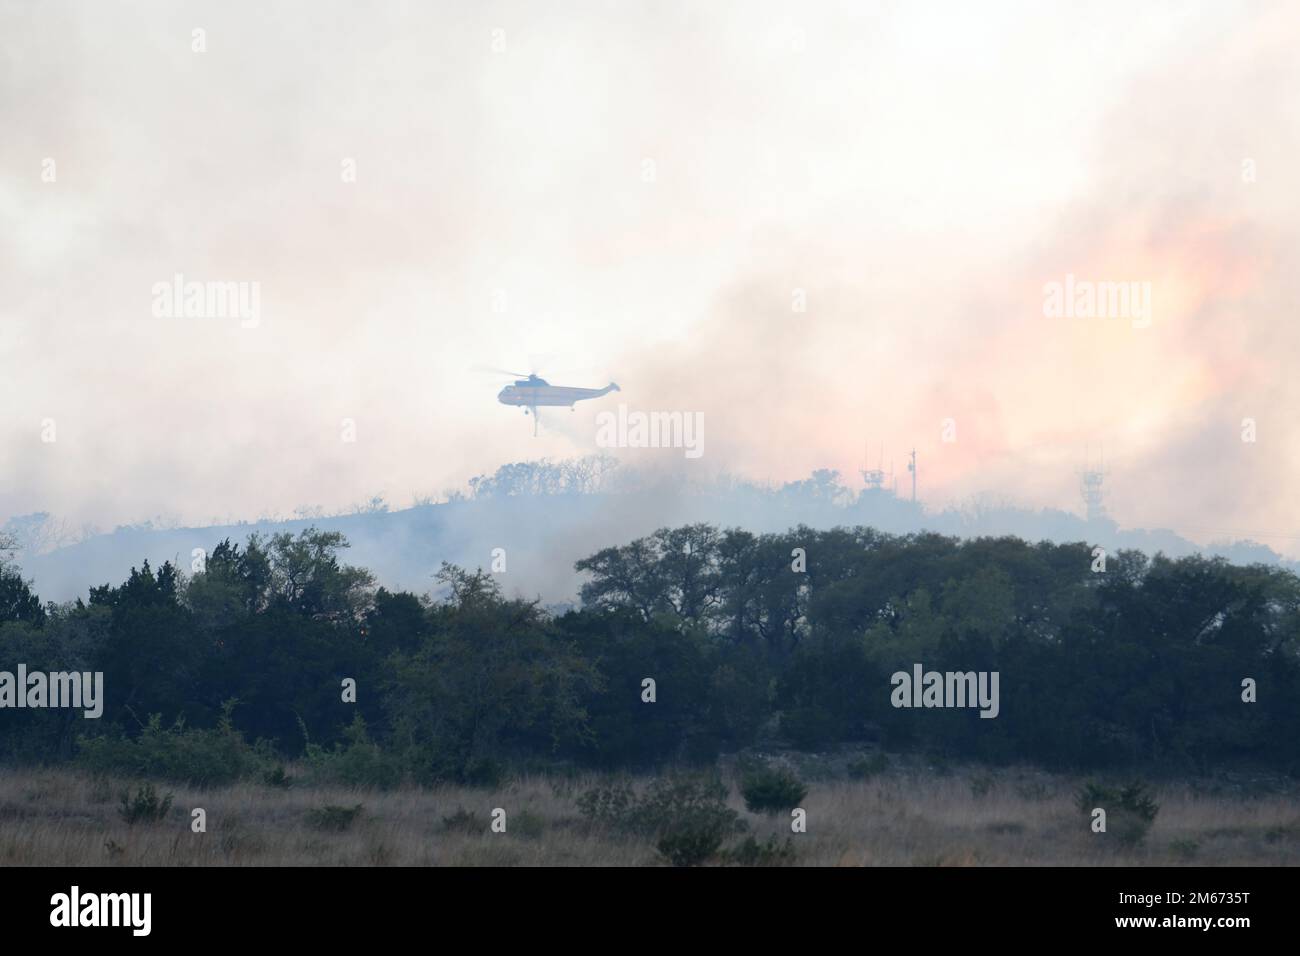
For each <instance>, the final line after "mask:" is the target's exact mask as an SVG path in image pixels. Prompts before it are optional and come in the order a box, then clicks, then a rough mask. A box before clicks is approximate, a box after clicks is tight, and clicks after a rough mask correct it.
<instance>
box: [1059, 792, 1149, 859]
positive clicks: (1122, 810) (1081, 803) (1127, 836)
mask: <svg viewBox="0 0 1300 956" xmlns="http://www.w3.org/2000/svg"><path fill="white" fill-rule="evenodd" d="M1075 803H1076V806H1078V808H1079V811H1080V812H1081V813H1083V814H1085V815H1086V816H1088V817H1089V818H1090V819H1091V816H1092V811H1093V810H1094V809H1095V808H1097V807H1101V808H1102V809H1103V810H1105V811H1106V832H1107V833H1108V834H1112V835H1113V836H1114V837H1115V839H1116V841H1117V842H1118V843H1119V844H1120V846H1123V847H1126V848H1132V847H1136V846H1139V845H1140V844H1141V843H1142V841H1143V840H1145V839H1146V835H1147V832H1148V831H1149V830H1150V829H1151V825H1152V823H1154V822H1155V819H1156V814H1157V813H1159V812H1160V805H1159V804H1158V803H1156V801H1155V799H1154V798H1153V797H1152V796H1151V794H1150V792H1149V791H1148V790H1147V788H1146V785H1145V784H1142V783H1139V782H1137V781H1134V782H1133V783H1129V784H1125V785H1124V786H1120V787H1114V786H1105V785H1102V784H1098V783H1094V782H1091V781H1090V782H1088V783H1086V784H1084V786H1083V787H1082V788H1081V789H1080V790H1079V793H1078V794H1077V796H1076V798H1075Z"/></svg>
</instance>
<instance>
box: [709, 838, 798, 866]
mask: <svg viewBox="0 0 1300 956" xmlns="http://www.w3.org/2000/svg"><path fill="white" fill-rule="evenodd" d="M795 855H796V854H795V849H794V841H792V840H791V839H790V838H789V837H786V838H785V842H784V843H777V842H776V837H775V836H770V837H768V838H767V842H766V843H759V842H758V841H757V840H755V839H754V837H753V836H747V837H745V839H744V841H743V842H742V843H740V844H738V845H737V846H734V847H732V848H731V849H729V850H724V851H723V852H722V859H723V861H724V862H726V863H731V864H734V865H736V866H789V865H790V864H792V863H793V862H794V860H795Z"/></svg>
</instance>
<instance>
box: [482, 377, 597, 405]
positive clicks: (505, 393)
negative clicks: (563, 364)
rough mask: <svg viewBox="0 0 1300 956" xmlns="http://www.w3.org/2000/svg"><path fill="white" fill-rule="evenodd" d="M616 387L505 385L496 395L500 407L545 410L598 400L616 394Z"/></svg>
mask: <svg viewBox="0 0 1300 956" xmlns="http://www.w3.org/2000/svg"><path fill="white" fill-rule="evenodd" d="M618 390H619V389H618V386H617V385H615V384H614V383H613V382H610V383H609V384H608V385H606V386H605V387H604V388H572V387H570V386H567V385H531V384H528V385H518V384H516V385H507V386H506V387H505V388H503V389H501V393H500V394H499V395H497V401H498V402H500V403H501V404H502V405H515V406H522V407H524V408H546V407H553V406H554V407H561V408H563V407H565V406H572V405H573V404H574V403H575V402H580V401H582V400H584V399H588V398H600V396H602V395H608V394H609V393H610V392H617V391H618Z"/></svg>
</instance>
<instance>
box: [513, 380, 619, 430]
mask: <svg viewBox="0 0 1300 956" xmlns="http://www.w3.org/2000/svg"><path fill="white" fill-rule="evenodd" d="M506 374H507V375H514V376H517V377H516V379H515V382H514V384H513V385H507V386H506V387H505V388H503V389H501V393H500V394H499V395H497V401H498V402H500V403H501V404H502V405H515V406H521V407H522V408H523V410H524V414H525V415H527V414H528V413H529V412H532V414H533V435H534V436H536V435H537V422H538V415H537V409H538V408H539V407H542V406H559V407H563V406H565V405H567V406H569V411H574V405H575V404H576V403H577V402H582V401H586V400H587V399H589V398H600V397H601V396H602V395H608V394H609V393H610V392H617V391H621V389H619V387H618V385H617V384H615V383H614V382H610V383H609V384H608V385H606V386H605V387H604V388H576V387H573V386H569V385H552V384H551V383H550V382H548V381H546V379H544V378H542V377H540V376H538V375H535V374H529V375H526V376H525V375H522V374H521V373H519V372H507V373H506Z"/></svg>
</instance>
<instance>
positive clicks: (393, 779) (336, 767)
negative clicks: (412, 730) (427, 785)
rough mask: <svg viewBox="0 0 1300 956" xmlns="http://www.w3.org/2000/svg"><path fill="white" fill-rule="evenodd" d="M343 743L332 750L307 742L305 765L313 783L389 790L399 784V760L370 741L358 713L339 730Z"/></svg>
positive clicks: (400, 773) (400, 779)
mask: <svg viewBox="0 0 1300 956" xmlns="http://www.w3.org/2000/svg"><path fill="white" fill-rule="evenodd" d="M343 737H344V740H345V741H346V742H345V743H342V744H338V745H336V746H335V747H334V749H332V750H326V749H325V748H324V747H322V746H320V745H319V744H313V743H310V742H309V743H308V744H307V752H306V756H305V758H304V759H305V762H306V764H307V773H308V775H309V776H310V778H311V780H312V782H313V783H318V784H322V783H323V784H339V785H342V786H346V787H375V788H377V789H379V790H388V789H391V788H393V787H395V786H397V785H398V784H400V783H401V782H402V776H403V774H402V764H401V761H400V760H399V759H398V758H397V757H395V756H394V755H392V754H390V753H385V752H384V751H383V750H382V749H381V748H380V746H379V745H378V744H377V743H375V742H374V741H373V740H371V739H370V732H369V729H368V728H367V726H366V722H365V719H364V718H362V716H361V715H360V714H357V715H356V717H354V718H353V719H352V723H350V724H348V726H347V727H346V728H345V729H344V731H343Z"/></svg>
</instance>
